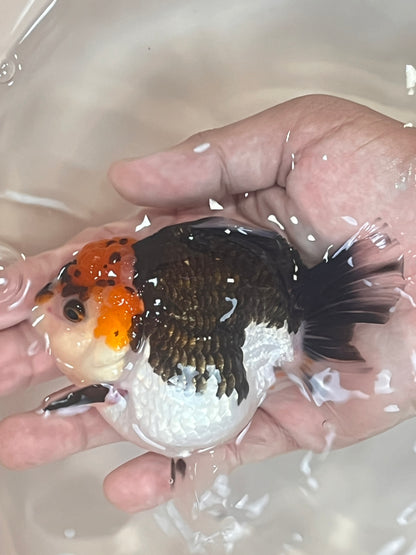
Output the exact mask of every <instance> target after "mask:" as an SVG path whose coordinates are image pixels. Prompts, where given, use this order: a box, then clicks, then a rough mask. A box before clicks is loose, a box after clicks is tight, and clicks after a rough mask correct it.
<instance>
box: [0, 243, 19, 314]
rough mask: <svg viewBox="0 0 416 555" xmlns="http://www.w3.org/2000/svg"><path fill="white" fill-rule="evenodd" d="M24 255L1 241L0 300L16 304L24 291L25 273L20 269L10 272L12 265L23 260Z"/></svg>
mask: <svg viewBox="0 0 416 555" xmlns="http://www.w3.org/2000/svg"><path fill="white" fill-rule="evenodd" d="M24 259H25V257H24V255H23V254H21V253H19V252H18V251H16V250H15V249H14V248H13V247H11V246H10V245H7V244H6V243H0V302H1V304H4V303H9V302H10V301H11V302H12V303H13V304H14V303H15V302H17V301H18V300H19V293H20V292H22V291H23V288H24V287H23V286H24V283H23V274H22V273H21V272H19V271H13V272H10V266H12V265H13V264H16V263H18V262H23V261H24Z"/></svg>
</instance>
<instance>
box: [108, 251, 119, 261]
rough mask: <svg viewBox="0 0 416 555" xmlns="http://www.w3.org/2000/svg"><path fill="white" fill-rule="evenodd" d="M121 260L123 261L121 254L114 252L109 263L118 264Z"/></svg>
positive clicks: (109, 258)
mask: <svg viewBox="0 0 416 555" xmlns="http://www.w3.org/2000/svg"><path fill="white" fill-rule="evenodd" d="M120 260H121V254H120V253H119V252H117V251H114V252H112V253H111V254H110V256H109V257H108V262H109V263H110V264H116V263H117V262H120Z"/></svg>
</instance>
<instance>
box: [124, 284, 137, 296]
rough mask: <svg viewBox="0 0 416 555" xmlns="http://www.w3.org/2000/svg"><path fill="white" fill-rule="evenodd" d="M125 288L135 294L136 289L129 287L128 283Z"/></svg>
mask: <svg viewBox="0 0 416 555" xmlns="http://www.w3.org/2000/svg"><path fill="white" fill-rule="evenodd" d="M124 289H125V290H126V291H128V292H129V293H131V294H132V295H134V294H135V292H136V291H135V290H134V289H133V287H129V286H128V285H126V286H125V287H124Z"/></svg>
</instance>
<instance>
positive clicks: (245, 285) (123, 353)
mask: <svg viewBox="0 0 416 555" xmlns="http://www.w3.org/2000/svg"><path fill="white" fill-rule="evenodd" d="M395 245H396V242H395V241H392V240H391V239H390V237H389V236H388V234H387V233H386V231H385V227H384V226H382V225H379V224H378V223H376V224H365V225H364V226H363V227H362V228H360V230H359V231H358V232H357V233H356V234H355V235H354V236H353V237H351V238H350V239H349V240H348V241H347V242H346V243H345V244H344V245H342V246H341V247H340V248H339V249H338V250H337V251H336V252H335V253H334V254H333V255H332V256H329V255H328V253H327V254H326V256H324V257H323V259H322V261H321V262H320V263H318V264H317V265H315V266H314V267H312V268H308V267H307V266H306V265H305V264H304V263H303V261H302V259H301V257H300V255H299V253H298V252H297V250H296V249H295V248H294V247H293V246H291V245H290V244H289V243H288V242H287V240H286V239H284V238H283V237H282V236H281V235H280V234H278V233H276V232H273V231H270V230H265V229H260V228H259V229H257V228H255V227H250V226H248V225H246V224H243V223H240V222H235V221H226V220H223V219H221V218H205V219H202V220H197V221H191V222H184V223H178V224H176V225H171V226H169V227H165V228H163V229H161V230H159V231H157V232H156V233H153V234H152V235H150V236H148V237H145V238H143V239H140V240H137V239H135V238H132V237H124V236H123V237H114V238H111V239H102V240H98V241H94V242H91V243H88V244H86V245H85V246H83V247H82V248H81V249H80V250H79V251H78V252H76V253H75V254H74V258H73V259H72V260H70V261H68V263H67V264H65V266H64V267H63V268H62V269H61V270H60V271H59V272H58V273H57V275H56V277H55V278H54V279H53V281H51V282H50V283H48V284H46V285H45V287H43V288H42V289H41V290H40V291H39V292H38V294H37V295H36V299H35V305H34V308H33V312H32V325H33V326H34V327H35V329H36V330H37V331H38V332H39V334H41V336H42V337H44V338H45V342H46V347H47V349H48V351H49V352H50V353H51V355H52V356H53V357H54V358H55V360H56V364H57V366H58V368H59V369H60V370H61V371H62V372H63V373H64V374H65V375H66V376H67V377H68V378H69V380H70V381H71V382H72V385H71V386H69V388H66V389H64V390H62V391H59V392H57V393H55V394H52V395H50V396H48V397H47V398H46V400H45V401H44V403H43V405H42V410H43V411H44V412H45V413H51V412H53V411H55V410H57V411H58V412H65V411H66V412H68V411H75V412H76V411H78V410H86V409H89V408H90V407H92V406H94V407H96V408H97V410H99V411H100V413H101V415H102V416H103V417H104V418H105V420H106V421H107V422H108V423H110V424H111V426H113V427H114V428H115V429H116V430H117V431H118V432H119V433H120V434H121V436H123V437H124V438H126V439H127V440H129V441H132V442H134V443H136V444H138V445H140V446H142V447H144V448H146V449H147V450H151V451H155V452H159V453H162V454H164V455H167V456H171V457H175V456H181V457H182V456H187V455H189V454H190V453H192V452H194V451H198V450H204V449H209V448H211V447H215V446H216V445H219V444H222V443H225V442H227V441H229V440H230V439H231V438H233V437H236V436H237V435H238V434H239V433H240V432H242V431H243V430H244V429H245V428H246V427H247V426H248V425H249V423H250V421H251V420H252V418H253V415H254V413H255V411H256V410H257V408H258V407H259V405H260V404H261V403H262V402H263V400H264V398H265V396H266V395H267V393H268V391H269V390H270V389H271V388H273V386H274V385H275V382H276V380H277V377H276V371H277V370H278V369H281V368H284V367H285V365H286V364H290V363H291V362H292V363H293V361H295V360H297V359H296V357H299V356H300V359H299V360H302V361H303V363H304V364H305V361H306V366H307V365H308V363H310V362H312V361H319V360H324V361H341V362H350V363H352V364H355V365H357V366H358V367H363V366H365V361H364V359H363V357H362V355H361V353H360V352H359V351H358V349H357V348H356V347H355V346H354V345H353V342H352V340H353V334H354V329H355V326H356V324H358V323H369V324H379V325H380V324H385V323H386V322H387V321H388V319H389V318H390V316H391V314H392V310H393V307H394V306H395V304H396V303H397V301H398V298H399V293H400V288H401V287H402V284H403V257H402V256H401V255H397V253H396V250H395V248H394V246H395Z"/></svg>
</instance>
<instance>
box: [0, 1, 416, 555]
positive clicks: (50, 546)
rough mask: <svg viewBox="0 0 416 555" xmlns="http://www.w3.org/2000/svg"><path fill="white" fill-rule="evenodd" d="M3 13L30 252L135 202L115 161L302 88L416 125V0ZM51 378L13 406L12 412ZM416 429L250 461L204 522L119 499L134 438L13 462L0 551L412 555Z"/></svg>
mask: <svg viewBox="0 0 416 555" xmlns="http://www.w3.org/2000/svg"><path fill="white" fill-rule="evenodd" d="M1 13H2V16H1V18H0V36H1V41H0V58H3V59H4V60H6V61H8V62H11V63H13V65H14V76H13V77H11V78H10V79H8V77H7V75H5V76H4V81H5V82H4V83H0V121H1V126H0V156H1V162H0V239H1V240H2V241H5V242H7V243H10V244H12V245H13V246H14V247H16V248H17V249H18V250H21V251H22V252H24V253H26V254H32V253H34V252H38V251H41V250H44V249H46V248H50V247H54V246H57V245H58V244H60V243H61V242H62V241H63V240H65V239H66V238H68V237H70V236H71V235H72V234H74V233H75V232H76V231H78V230H80V229H82V228H83V227H85V226H86V225H90V224H91V223H97V224H99V223H104V222H106V221H110V220H114V219H116V218H119V217H123V216H124V215H127V214H130V213H132V211H133V210H132V207H131V206H130V205H128V204H127V203H125V202H123V201H122V200H120V199H119V198H118V197H117V195H116V194H115V193H114V192H113V191H112V190H111V188H110V186H109V184H108V182H107V179H106V171H107V168H108V166H109V164H110V163H111V162H112V161H113V160H115V159H117V158H120V157H127V156H134V155H140V154H145V153H148V152H152V151H155V150H157V149H160V148H164V147H167V146H169V145H171V144H173V143H175V142H177V141H179V140H181V139H183V138H185V137H186V136H188V135H190V134H192V133H194V132H195V131H198V130H200V129H204V128H208V127H213V126H218V125H222V124H225V123H228V122H230V121H233V120H236V119H239V118H241V117H244V116H246V115H249V114H251V113H254V112H256V111H259V110H261V109H263V108H266V107H268V106H271V105H273V104H276V103H279V102H281V101H283V100H286V99H288V98H291V97H293V96H297V95H300V94H305V93H309V92H325V93H330V94H335V95H339V96H343V97H346V98H349V99H352V100H356V101H359V102H363V103H365V104H367V105H369V106H371V107H373V108H375V109H378V110H380V111H382V112H384V113H386V114H388V115H391V116H393V117H397V118H399V119H401V120H403V121H409V122H415V118H416V116H415V113H416V112H415V108H416V100H415V97H414V96H412V95H411V94H408V93H409V92H411V89H410V88H409V89H408V88H406V85H408V86H409V87H410V85H409V82H408V83H406V74H405V68H406V65H416V38H415V28H416V13H415V7H414V2H413V0H398V1H396V2H391V1H387V0H378V1H372V0H367V1H366V2H362V1H359V0H350V1H349V2H334V1H331V0H316V1H314V2H310V1H309V0H295V1H293V0H292V1H291V2H289V1H286V0H258V1H257V2H252V1H250V0H238V1H237V0H230V1H229V2H227V3H224V2H222V1H219V0H211V1H210V2H202V1H201V0H193V1H190V0H183V1H181V0H153V1H152V2H147V3H145V2H137V0H121V1H119V2H113V1H111V0H89V1H85V0H71V1H70V2H69V1H66V2H65V1H63V0H58V1H57V2H55V1H52V2H42V1H41V0H39V1H36V0H32V1H30V2H29V1H28V2H26V3H25V2H23V1H20V2H16V0H14V1H13V2H12V1H11V0H2V6H1ZM29 31H30V32H29ZM51 230H52V231H51ZM53 389H54V384H48V385H46V386H42V387H36V388H33V390H31V391H28V392H25V393H22V394H20V395H16V396H13V397H11V398H8V399H2V400H1V401H0V403H1V404H0V412H1V416H4V415H6V414H10V413H12V412H15V411H17V410H28V409H31V408H34V407H35V406H36V405H38V404H39V401H40V399H41V398H42V397H43V395H44V394H45V393H47V392H50V391H52V390H53ZM414 440H415V432H414V423H413V422H411V421H410V422H407V423H405V424H402V425H401V426H399V427H398V428H396V429H394V430H392V431H390V432H388V433H385V434H383V435H381V436H378V437H376V438H373V439H371V440H368V441H365V442H363V443H361V444H359V445H356V446H354V447H351V448H348V449H344V450H342V451H339V452H334V453H331V454H329V455H328V456H327V457H326V459H325V460H323V459H321V458H320V457H310V455H309V454H305V453H294V454H291V455H287V456H283V457H280V458H278V459H273V460H269V461H266V462H263V463H259V464H256V465H251V466H250V467H246V468H243V469H240V470H238V471H237V472H235V473H234V474H233V475H232V477H231V478H230V484H231V492H230V494H229V495H228V496H224V497H221V495H220V494H219V493H218V492H221V491H224V487H223V488H222V489H221V487H220V486H221V483H220V484H217V490H215V491H216V495H217V497H216V501H215V502H214V501H213V499H214V498H213V497H211V506H210V502H209V498H208V501H207V503H208V506H207V507H206V508H205V509H204V510H203V511H202V512H201V514H200V515H199V516H198V518H197V519H196V520H194V521H190V522H189V521H186V520H182V517H181V515H180V514H177V513H176V512H175V511H176V510H177V509H176V508H175V506H174V505H172V504H170V505H168V506H167V507H162V508H159V509H157V510H155V511H150V512H147V513H145V514H140V515H137V516H127V515H124V514H122V513H120V512H119V511H117V510H116V509H114V508H112V507H111V506H110V505H109V504H108V502H107V501H106V500H105V499H104V497H103V495H102V493H101V483H102V480H103V478H104V476H105V475H106V473H107V472H108V471H110V470H111V469H112V468H114V467H115V466H116V465H117V464H120V463H122V462H123V461H125V460H127V459H128V458H131V457H132V456H134V455H135V454H136V453H137V449H136V448H135V447H134V446H130V445H126V444H122V445H116V446H107V447H104V448H101V449H97V450H94V451H91V452H88V453H83V454H79V455H76V456H73V457H72V458H70V459H68V460H66V461H64V462H59V463H55V464H51V465H48V466H46V467H43V468H39V469H34V470H30V471H26V472H19V473H15V472H11V471H7V470H4V469H0V494H1V495H0V554H1V555H95V554H97V555H139V554H142V553H143V554H146V555H149V554H150V553H155V554H156V553H157V554H158V555H163V554H166V555H168V554H171V553H178V554H179V553H183V554H185V553H188V552H195V553H213V554H222V553H230V552H231V550H232V549H233V548H234V553H237V554H238V555H245V554H247V555H248V554H252V553H253V552H256V551H257V552H262V553H264V554H265V555H277V554H308V555H323V554H328V555H341V554H352V555H369V554H378V555H387V554H391V555H393V554H400V555H405V554H406V555H411V554H414V553H416V516H415V515H416V479H415V478H416V472H415V468H416V455H415V452H414V449H413V444H414ZM222 486H224V484H222ZM214 493H215V492H214ZM245 494H247V496H248V497H245ZM218 496H219V497H218ZM219 508H220V509H221V510H219Z"/></svg>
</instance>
